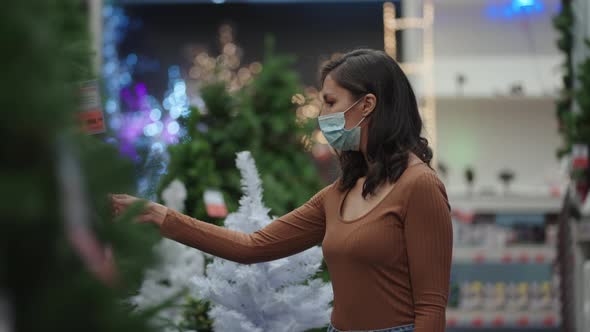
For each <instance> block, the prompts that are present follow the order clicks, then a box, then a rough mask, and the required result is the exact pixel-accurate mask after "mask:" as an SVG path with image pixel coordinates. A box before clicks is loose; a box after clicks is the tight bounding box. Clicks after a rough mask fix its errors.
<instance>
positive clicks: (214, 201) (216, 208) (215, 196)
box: [203, 189, 227, 218]
mask: <svg viewBox="0 0 590 332" xmlns="http://www.w3.org/2000/svg"><path fill="white" fill-rule="evenodd" d="M203 198H204V201H205V207H206V208H207V214H208V215H209V217H213V218H224V217H225V216H227V207H226V206H225V200H224V199H223V194H222V193H221V191H219V190H214V189H208V190H205V193H204V195H203Z"/></svg>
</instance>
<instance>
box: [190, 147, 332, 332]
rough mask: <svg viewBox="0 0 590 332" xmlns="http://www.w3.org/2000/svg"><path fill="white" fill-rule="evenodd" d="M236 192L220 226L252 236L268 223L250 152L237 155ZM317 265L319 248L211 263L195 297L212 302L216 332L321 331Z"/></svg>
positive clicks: (324, 315) (325, 308)
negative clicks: (255, 260)
mask: <svg viewBox="0 0 590 332" xmlns="http://www.w3.org/2000/svg"><path fill="white" fill-rule="evenodd" d="M236 164H237V167H238V168H239V170H240V172H241V175H242V190H243V192H244V195H243V196H242V198H241V199H240V207H239V209H238V211H237V212H235V213H232V214H230V215H229V216H228V217H227V219H226V220H225V226H226V227H227V228H229V229H232V230H236V231H241V232H244V233H252V232H255V231H257V230H259V229H261V228H263V227H265V226H266V225H268V224H269V223H271V222H272V220H273V219H271V218H270V217H269V215H268V213H269V209H268V208H266V207H265V206H264V205H263V203H262V186H261V181H260V176H259V175H258V171H257V169H256V165H255V163H254V160H253V159H252V157H251V155H250V152H248V151H244V152H240V153H238V155H237V159H236ZM321 262H322V251H321V248H320V247H317V246H316V247H313V248H310V249H308V250H306V251H303V252H301V253H298V254H296V255H292V256H290V257H286V258H282V259H279V260H275V261H271V262H264V263H258V264H249V265H246V264H239V263H236V262H232V261H229V260H225V259H223V258H219V257H215V258H214V259H213V262H212V263H211V264H209V265H208V266H207V271H206V276H197V277H194V278H193V279H192V280H193V288H194V290H195V291H196V292H197V293H198V297H199V298H202V299H207V300H210V301H211V302H212V308H211V310H210V312H209V317H210V318H212V319H213V320H214V323H213V327H214V330H215V331H216V332H237V331H248V332H274V331H281V332H297V331H305V330H308V329H311V328H318V327H323V326H326V325H327V324H328V323H329V320H330V314H331V311H332V308H331V306H330V302H331V301H332V299H333V293H332V286H331V285H330V284H329V283H324V282H323V281H322V280H320V279H311V278H313V276H314V275H315V274H316V273H317V272H318V269H319V268H320V266H321Z"/></svg>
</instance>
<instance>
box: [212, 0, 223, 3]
mask: <svg viewBox="0 0 590 332" xmlns="http://www.w3.org/2000/svg"><path fill="white" fill-rule="evenodd" d="M211 1H213V3H216V4H222V3H224V2H225V0H211Z"/></svg>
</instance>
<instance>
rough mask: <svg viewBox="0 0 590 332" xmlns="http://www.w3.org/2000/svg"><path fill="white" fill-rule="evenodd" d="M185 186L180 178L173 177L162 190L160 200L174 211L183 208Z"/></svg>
mask: <svg viewBox="0 0 590 332" xmlns="http://www.w3.org/2000/svg"><path fill="white" fill-rule="evenodd" d="M186 194H187V193H186V188H185V187H184V184H183V183H182V182H180V180H178V179H175V180H174V181H172V182H171V183H170V185H168V187H166V189H164V191H162V200H164V204H165V205H166V206H167V207H169V208H171V209H173V210H176V211H180V212H182V211H183V210H184V200H185V199H186Z"/></svg>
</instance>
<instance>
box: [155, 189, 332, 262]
mask: <svg viewBox="0 0 590 332" xmlns="http://www.w3.org/2000/svg"><path fill="white" fill-rule="evenodd" d="M330 188H331V186H327V187H326V188H324V189H322V190H321V191H320V192H318V193H317V194H315V195H314V196H313V197H312V198H311V199H310V200H308V201H307V202H306V203H305V204H303V205H302V206H300V207H299V208H297V209H295V210H293V211H291V212H289V213H287V214H285V215H284V216H282V217H280V218H277V219H276V220H274V221H273V222H272V223H270V224H268V225H267V226H266V227H264V228H262V229H260V230H258V231H256V232H254V233H251V234H247V233H243V232H239V231H235V230H230V229H227V228H224V227H221V226H217V225H213V224H210V223H206V222H203V221H200V220H197V219H194V218H191V217H189V216H187V215H184V214H181V213H179V212H177V211H174V210H172V209H168V211H167V213H166V217H165V219H164V221H163V222H162V224H161V226H160V232H161V234H162V235H163V236H165V237H167V238H170V239H172V240H175V241H178V242H181V243H183V244H185V245H187V246H190V247H193V248H196V249H199V250H201V251H204V252H207V253H209V254H212V255H214V256H218V257H221V258H225V259H228V260H231V261H234V262H238V263H243V264H252V263H260V262H266V261H271V260H275V259H279V258H283V257H287V256H291V255H294V254H296V253H298V252H301V251H303V250H305V249H308V248H311V247H313V246H314V245H318V244H320V243H321V242H322V240H323V238H324V232H325V213H324V196H325V194H326V192H327V191H328V190H330Z"/></svg>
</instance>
